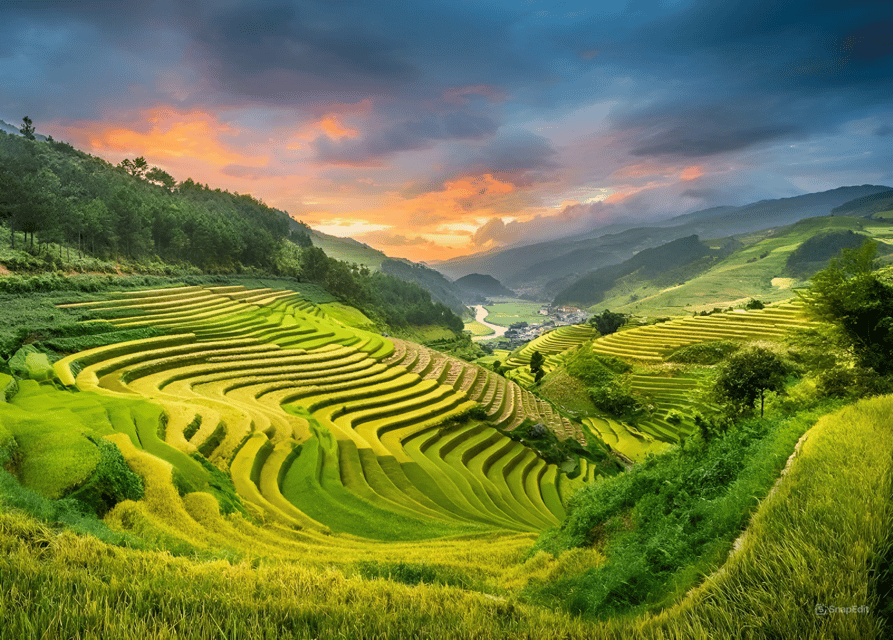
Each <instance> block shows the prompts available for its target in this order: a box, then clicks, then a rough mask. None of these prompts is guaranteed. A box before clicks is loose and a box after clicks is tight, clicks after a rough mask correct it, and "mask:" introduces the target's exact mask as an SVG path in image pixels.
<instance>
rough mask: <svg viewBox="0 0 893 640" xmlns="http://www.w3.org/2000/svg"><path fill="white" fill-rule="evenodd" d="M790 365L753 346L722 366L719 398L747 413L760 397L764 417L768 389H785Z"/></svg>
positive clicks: (716, 385) (715, 389) (717, 387)
mask: <svg viewBox="0 0 893 640" xmlns="http://www.w3.org/2000/svg"><path fill="white" fill-rule="evenodd" d="M790 373H791V370H790V367H789V366H788V365H787V364H786V363H785V361H784V360H782V359H781V358H780V357H778V356H777V355H776V354H775V353H773V352H772V351H770V350H769V349H765V348H763V347H752V348H750V349H742V350H741V351H738V352H737V353H733V354H732V355H730V356H729V358H728V359H727V360H726V361H725V362H724V363H723V364H722V365H720V367H719V376H718V377H717V378H716V382H715V383H714V386H713V392H714V394H715V395H716V396H717V398H718V399H719V400H720V401H722V402H725V403H727V404H730V405H732V406H733V407H734V408H735V409H737V410H738V412H740V413H743V412H744V411H748V410H750V409H752V408H753V406H754V404H755V403H756V401H757V398H759V400H760V417H761V418H762V417H763V407H764V403H765V394H766V392H767V391H774V392H776V393H779V392H781V391H783V390H784V385H785V378H787V377H788V375H789V374H790Z"/></svg>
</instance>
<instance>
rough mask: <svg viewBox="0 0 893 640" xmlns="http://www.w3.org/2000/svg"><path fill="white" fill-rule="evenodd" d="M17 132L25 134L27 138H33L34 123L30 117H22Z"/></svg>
mask: <svg viewBox="0 0 893 640" xmlns="http://www.w3.org/2000/svg"><path fill="white" fill-rule="evenodd" d="M19 133H21V134H22V135H23V136H25V137H26V138H27V139H28V140H34V123H33V122H31V118H29V117H28V116H25V117H24V118H22V126H21V127H19Z"/></svg>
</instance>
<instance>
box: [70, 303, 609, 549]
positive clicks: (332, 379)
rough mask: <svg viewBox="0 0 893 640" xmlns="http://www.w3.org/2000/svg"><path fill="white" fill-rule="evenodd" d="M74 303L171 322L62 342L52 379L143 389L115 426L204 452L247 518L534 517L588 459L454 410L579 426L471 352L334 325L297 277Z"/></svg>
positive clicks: (159, 446)
mask: <svg viewBox="0 0 893 640" xmlns="http://www.w3.org/2000/svg"><path fill="white" fill-rule="evenodd" d="M79 305H80V306H89V307H91V308H93V309H95V310H97V311H98V312H101V313H105V314H106V315H107V317H108V319H107V321H108V322H111V323H113V324H115V325H118V326H136V325H151V326H155V327H161V328H165V329H168V330H170V331H171V332H172V333H171V335H168V336H163V337H160V338H152V339H148V340H138V341H132V342H128V343H121V344H116V345H111V346H108V347H100V348H97V349H91V350H89V351H85V352H81V353H78V354H74V355H72V356H70V357H68V358H65V359H64V360H62V361H60V362H58V363H56V366H55V370H56V372H57V375H58V377H59V379H60V380H61V381H63V382H64V383H66V384H68V385H73V386H76V387H77V388H79V389H81V390H84V391H92V392H95V393H99V394H102V395H104V396H110V397H118V398H121V399H145V400H149V401H151V402H152V403H153V404H154V405H155V406H157V407H159V409H158V410H157V411H156V413H155V414H154V418H153V415H152V412H151V411H149V412H148V413H147V414H145V415H142V417H141V419H140V420H135V419H131V420H123V421H119V423H118V424H119V427H120V429H118V430H119V431H120V433H123V434H125V435H126V436H127V437H128V439H129V440H130V442H131V444H132V445H133V446H134V447H137V448H138V449H144V450H146V451H150V450H151V449H153V448H154V449H155V450H156V451H161V450H164V451H168V450H171V451H175V452H177V453H180V454H181V455H186V456H187V457H188V456H190V455H194V454H196V453H200V454H203V455H204V456H207V458H208V459H209V460H211V461H212V462H213V463H214V464H215V465H216V466H217V467H219V468H221V469H223V470H225V471H226V472H227V473H228V474H229V475H230V477H231V479H232V482H233V484H234V486H235V488H236V491H237V492H238V494H239V496H240V498H241V499H242V501H243V502H244V503H245V504H246V505H247V506H249V508H250V510H251V512H252V513H254V514H255V516H256V517H260V518H264V519H267V520H270V521H272V522H278V523H280V524H281V525H282V526H287V527H299V528H302V529H305V530H316V531H320V532H325V531H328V530H331V531H336V532H338V531H340V532H344V533H350V534H353V535H357V536H362V537H370V538H379V539H415V538H424V537H431V536H438V535H450V534H461V533H469V532H474V531H483V530H492V529H508V530H512V531H537V530H540V529H542V528H544V527H548V526H552V525H554V524H556V523H557V522H558V521H559V520H560V518H561V517H562V516H563V514H564V506H563V500H564V498H565V496H566V495H567V494H568V493H569V492H570V491H572V490H573V488H574V487H575V486H578V485H579V484H580V483H581V482H583V481H585V480H586V479H587V478H588V477H591V475H592V473H593V470H592V469H591V468H587V467H586V465H585V464H584V468H583V473H582V474H581V476H580V477H578V478H576V479H574V480H569V479H568V478H567V477H566V476H564V475H562V474H561V473H559V472H558V469H557V468H556V467H555V466H554V465H550V464H547V463H546V462H545V461H544V460H542V459H541V458H539V457H538V456H537V455H536V453H535V452H534V451H532V450H531V449H528V448H526V447H525V446H523V445H521V444H520V443H518V442H516V441H513V440H511V439H509V438H507V437H506V436H505V435H503V434H502V433H501V432H499V431H497V430H495V429H493V428H492V427H490V426H489V425H487V424H485V423H480V422H476V421H473V420H469V419H468V417H467V414H468V412H469V410H470V409H472V408H473V407H476V406H477V404H478V403H480V405H481V406H483V407H484V409H485V411H486V412H487V415H488V417H489V418H490V419H491V420H493V421H494V422H495V423H496V424H497V425H499V426H500V427H504V428H512V427H514V426H516V425H517V424H519V423H520V422H521V421H522V420H523V419H524V417H531V418H533V419H536V420H540V421H542V422H545V423H546V424H549V425H550V426H552V427H553V428H554V429H555V430H556V433H558V435H559V437H569V436H573V437H578V438H580V439H582V432H581V431H580V430H579V426H578V425H573V424H572V423H570V422H569V421H568V420H567V419H566V418H562V417H561V416H559V415H558V414H557V413H556V412H554V411H553V410H552V409H551V406H550V405H548V403H545V402H543V401H541V400H538V399H537V398H536V397H535V396H533V395H532V394H530V393H529V392H526V391H524V390H522V389H521V388H520V387H518V386H517V385H514V384H513V383H510V382H508V381H506V380H505V379H504V378H502V377H500V376H496V375H495V374H493V373H492V372H488V371H486V370H484V369H482V368H481V367H477V366H475V365H468V364H467V363H463V362H462V361H459V360H455V359H452V358H447V357H445V356H443V355H442V354H439V353H438V352H433V351H431V350H428V349H425V348H422V347H419V346H417V345H412V344H411V343H405V342H402V341H393V340H388V339H385V338H383V337H382V336H380V335H377V334H374V333H370V332H367V331H363V330H359V329H354V328H350V327H347V326H344V325H342V324H340V323H339V322H337V321H334V320H332V319H330V318H327V317H326V316H325V314H324V313H322V312H321V311H320V310H319V309H318V308H316V307H314V306H313V305H311V304H310V303H307V302H306V301H304V300H302V299H301V298H300V296H299V294H297V293H294V292H290V291H278V290H246V289H244V288H242V287H206V288H201V287H188V288H179V289H164V290H150V291H141V292H133V293H127V294H120V295H116V296H113V297H111V298H110V299H108V300H103V301H97V302H93V303H79ZM153 419H154V420H155V423H154V424H153V423H152V420H153ZM159 420H160V421H161V424H163V428H162V429H160V430H159V429H158V425H159ZM137 423H139V424H137ZM159 436H160V438H162V439H163V442H162V441H161V440H159ZM165 447H166V448H165ZM174 457H175V456H173V455H172V454H169V455H168V456H167V458H168V459H173V458H174Z"/></svg>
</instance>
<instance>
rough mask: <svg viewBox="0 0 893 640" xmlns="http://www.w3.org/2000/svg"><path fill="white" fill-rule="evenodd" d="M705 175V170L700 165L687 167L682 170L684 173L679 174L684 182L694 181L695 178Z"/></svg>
mask: <svg viewBox="0 0 893 640" xmlns="http://www.w3.org/2000/svg"><path fill="white" fill-rule="evenodd" d="M702 175H704V170H703V168H701V166H700V165H696V164H693V165H691V166H688V167H685V169H683V170H682V173H681V174H679V177H680V178H682V179H683V180H694V179H695V178H700V177H701V176H702Z"/></svg>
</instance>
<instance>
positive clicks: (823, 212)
mask: <svg viewBox="0 0 893 640" xmlns="http://www.w3.org/2000/svg"><path fill="white" fill-rule="evenodd" d="M890 190H891V189H890V187H886V186H876V185H862V186H852V187H840V188H838V189H832V190H829V191H823V192H820V193H809V194H805V195H801V196H794V197H792V198H781V199H778V200H761V201H759V202H754V203H751V204H747V205H744V206H740V207H733V206H719V207H711V208H709V209H704V210H701V211H695V212H692V213H687V214H683V215H680V216H676V217H674V218H670V219H668V220H662V221H660V222H655V223H652V224H642V225H639V226H637V227H633V228H623V226H622V225H612V227H611V228H608V229H606V228H602V229H600V230H597V231H595V232H588V233H585V234H580V235H575V236H570V237H567V238H562V239H558V240H550V241H546V242H539V243H535V244H531V245H527V246H519V247H511V248H508V249H504V250H502V251H495V252H494V251H490V252H488V253H486V254H475V255H471V256H463V257H460V258H454V259H452V260H448V261H446V262H441V263H437V264H436V265H435V266H436V267H437V269H438V270H440V271H442V272H443V273H445V274H446V275H447V276H450V277H455V278H458V277H460V276H463V275H465V274H468V273H489V274H491V275H493V277H495V278H498V279H499V280H500V281H501V282H503V283H505V284H506V285H507V286H509V287H511V288H512V289H514V290H516V291H518V292H521V293H526V294H535V295H539V296H540V297H541V298H542V299H548V298H551V297H552V296H553V295H555V294H556V293H557V292H558V291H556V290H555V287H554V283H556V282H558V283H563V284H567V283H568V282H571V281H573V280H575V279H576V278H579V277H582V276H583V275H585V274H586V273H588V272H590V271H592V270H594V269H598V268H600V267H604V266H607V265H611V264H617V263H620V262H622V261H624V260H626V259H628V258H630V257H631V256H633V255H634V254H636V253H637V252H639V251H642V250H643V249H648V248H651V247H656V246H658V245H661V244H664V243H666V242H668V241H672V240H676V239H678V238H684V237H687V236H691V235H693V234H696V235H698V236H699V237H700V238H702V239H714V238H724V237H728V236H732V235H736V234H744V233H753V232H756V231H760V230H764V229H768V228H774V227H781V226H785V225H789V224H792V223H794V222H796V221H798V220H801V219H803V218H809V217H815V216H828V215H831V213H832V210H833V209H835V208H836V207H840V206H841V205H843V204H845V203H848V202H851V201H853V200H854V199H857V198H863V197H866V196H873V195H875V194H879V193H882V192H887V191H890ZM550 283H552V285H551V286H550Z"/></svg>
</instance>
